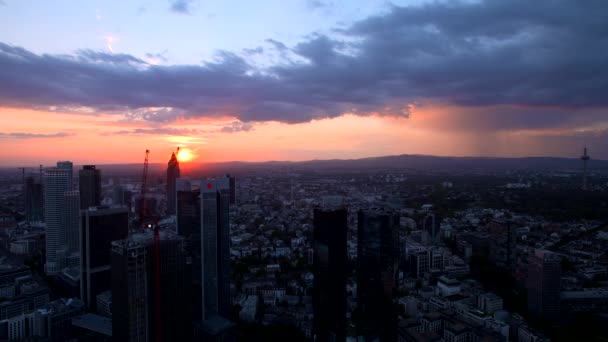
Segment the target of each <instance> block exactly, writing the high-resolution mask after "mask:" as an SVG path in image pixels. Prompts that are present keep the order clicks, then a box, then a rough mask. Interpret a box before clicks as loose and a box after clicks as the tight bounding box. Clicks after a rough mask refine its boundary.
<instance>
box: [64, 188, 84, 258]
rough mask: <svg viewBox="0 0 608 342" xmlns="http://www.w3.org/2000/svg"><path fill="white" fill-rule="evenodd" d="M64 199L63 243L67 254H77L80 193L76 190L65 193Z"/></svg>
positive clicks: (78, 246) (78, 245)
mask: <svg viewBox="0 0 608 342" xmlns="http://www.w3.org/2000/svg"><path fill="white" fill-rule="evenodd" d="M63 198H64V204H65V206H64V210H65V212H64V214H65V221H64V229H65V243H66V246H67V249H68V254H72V253H78V252H79V248H80V242H79V240H78V234H80V232H79V229H78V228H79V226H80V222H79V220H80V192H78V191H77V190H71V191H66V192H65V193H64V194H63Z"/></svg>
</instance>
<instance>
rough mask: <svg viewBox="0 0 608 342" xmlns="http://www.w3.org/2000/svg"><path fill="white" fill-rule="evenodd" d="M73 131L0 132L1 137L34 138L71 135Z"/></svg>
mask: <svg viewBox="0 0 608 342" xmlns="http://www.w3.org/2000/svg"><path fill="white" fill-rule="evenodd" d="M73 135H74V134H73V133H65V132H58V133H51V134H39V133H22V132H20V133H0V139H1V138H11V139H36V138H64V137H69V136H73Z"/></svg>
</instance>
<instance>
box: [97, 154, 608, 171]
mask: <svg viewBox="0 0 608 342" xmlns="http://www.w3.org/2000/svg"><path fill="white" fill-rule="evenodd" d="M188 165H189V166H188V168H189V169H190V171H191V172H194V173H204V174H208V175H211V174H221V173H242V172H251V171H263V170H272V169H275V170H280V169H293V170H302V171H306V170H335V171H340V170H343V171H354V170H370V169H400V170H412V171H436V172H452V171H457V172H466V171H470V172H500V171H508V170H528V171H580V170H581V168H582V164H581V161H580V160H579V159H575V158H556V157H526V158H486V157H438V156H425V155H408V154H404V155H399V156H383V157H373V158H361V159H330V160H309V161H301V162H290V161H268V162H237V161H235V162H224V163H208V164H207V163H200V164H194V163H189V164H188ZM100 168H102V169H107V170H108V171H110V170H112V171H127V172H128V171H131V172H132V171H133V169H134V168H135V169H136V170H140V169H141V165H139V164H129V165H103V166H100ZM165 168H166V165H165V164H150V172H151V173H158V172H163V171H164V169H165ZM589 168H590V170H592V171H600V170H602V171H606V170H608V161H606V160H591V161H590V162H589Z"/></svg>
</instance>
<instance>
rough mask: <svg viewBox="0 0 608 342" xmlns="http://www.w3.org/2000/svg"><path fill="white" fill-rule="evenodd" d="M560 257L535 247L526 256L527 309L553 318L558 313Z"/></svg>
mask: <svg viewBox="0 0 608 342" xmlns="http://www.w3.org/2000/svg"><path fill="white" fill-rule="evenodd" d="M560 281H561V258H560V257H559V255H557V254H555V253H553V252H550V251H546V250H540V249H537V250H535V251H534V253H531V254H530V255H529V256H528V281H527V287H528V311H529V312H530V313H531V314H533V315H535V316H537V317H540V318H543V319H548V320H554V319H556V318H557V317H558V315H559V304H560Z"/></svg>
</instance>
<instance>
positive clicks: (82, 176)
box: [78, 165, 101, 209]
mask: <svg viewBox="0 0 608 342" xmlns="http://www.w3.org/2000/svg"><path fill="white" fill-rule="evenodd" d="M78 185H79V188H78V189H79V190H80V209H87V208H88V207H94V206H98V205H100V204H101V171H100V170H98V169H96V168H95V165H84V166H83V167H82V170H80V171H79V172H78Z"/></svg>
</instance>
